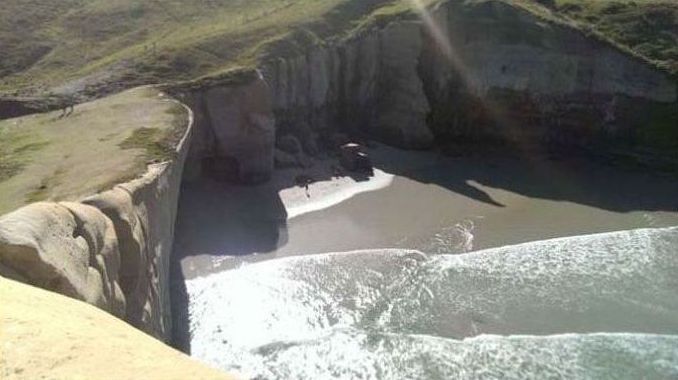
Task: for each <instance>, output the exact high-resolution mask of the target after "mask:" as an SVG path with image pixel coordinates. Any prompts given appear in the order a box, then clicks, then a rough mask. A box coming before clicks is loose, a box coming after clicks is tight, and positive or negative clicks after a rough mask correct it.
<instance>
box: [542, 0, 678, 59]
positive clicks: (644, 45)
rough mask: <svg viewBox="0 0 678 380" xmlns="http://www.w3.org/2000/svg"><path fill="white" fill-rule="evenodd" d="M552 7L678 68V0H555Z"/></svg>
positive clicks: (614, 39)
mask: <svg viewBox="0 0 678 380" xmlns="http://www.w3.org/2000/svg"><path fill="white" fill-rule="evenodd" d="M554 9H555V10H556V11H557V12H558V13H559V14H561V15H564V16H566V17H569V18H571V19H573V20H576V21H577V22H578V23H579V24H580V25H590V27H591V28H593V29H594V30H596V31H598V32H600V33H601V34H603V35H605V36H607V37H608V38H610V39H611V40H613V41H615V42H617V43H619V44H620V45H623V46H626V47H629V48H630V49H631V50H633V51H635V52H636V53H638V54H640V55H642V56H645V57H648V58H650V59H652V60H654V61H657V62H658V63H659V64H661V65H663V66H664V67H666V68H668V69H669V70H671V71H673V72H678V1H675V0H557V1H556V6H555V8H554Z"/></svg>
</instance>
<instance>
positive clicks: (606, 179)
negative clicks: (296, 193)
mask: <svg viewBox="0 0 678 380" xmlns="http://www.w3.org/2000/svg"><path fill="white" fill-rule="evenodd" d="M371 154H372V157H373V159H374V161H375V163H376V164H377V166H378V167H379V168H380V169H381V170H383V171H384V172H386V173H391V174H394V175H395V176H396V177H395V179H394V180H393V182H392V183H391V185H390V186H388V187H387V188H384V189H381V190H378V191H374V192H368V193H363V194H359V195H357V196H354V197H352V198H351V199H348V200H346V201H344V202H342V203H341V204H338V205H336V206H333V207H330V208H327V209H324V210H320V211H317V212H312V213H308V214H304V215H301V216H298V217H295V218H294V219H291V220H289V221H288V220H286V219H287V217H288V216H289V215H288V214H287V212H286V210H285V207H284V205H283V202H282V201H281V199H280V197H279V195H278V193H277V189H274V188H268V187H260V188H254V189H252V188H237V187H229V186H224V185H220V184H215V183H211V182H204V183H196V184H190V185H185V186H184V188H183V189H182V199H181V203H180V210H179V217H178V220H179V224H178V226H177V232H176V241H177V246H176V247H175V255H177V257H179V258H180V259H181V264H182V267H183V273H184V275H185V277H186V278H192V277H196V276H203V275H205V274H208V273H213V272H219V271H221V270H225V269H229V268H234V267H237V266H238V265H240V263H242V262H256V261H261V260H270V259H276V258H280V257H288V256H295V255H309V254H317V253H326V252H339V251H353V250H360V249H383V248H406V249H416V250H420V251H423V252H426V253H462V252H468V251H472V250H479V249H485V248H492V247H498V246H502V245H508V244H518V243H523V242H529V241H537V240H543V239H548V238H556V237H565V236H576V235H582V234H589V233H597V232H609V231H619V230H627V229H633V228H646V227H668V226H674V225H678V197H676V194H678V180H677V179H675V178H667V177H661V176H657V175H653V174H649V173H646V172H644V171H643V170H640V169H621V168H618V167H611V166H606V165H600V164H594V163H590V162H580V161H576V160H569V161H548V160H539V161H536V160H528V161H526V160H522V159H520V158H510V157H501V158H500V157H495V158H492V157H483V158H445V157H440V156H436V155H435V154H432V153H426V152H404V151H399V150H395V149H392V148H387V147H380V148H378V149H376V150H373V151H372V153H371Z"/></svg>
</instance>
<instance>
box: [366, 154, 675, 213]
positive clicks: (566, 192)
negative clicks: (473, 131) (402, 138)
mask: <svg viewBox="0 0 678 380" xmlns="http://www.w3.org/2000/svg"><path fill="white" fill-rule="evenodd" d="M379 150H380V151H381V152H378V153H377V154H375V155H374V156H376V157H377V158H376V162H377V167H378V168H379V169H381V170H383V171H385V172H387V173H391V174H395V175H397V176H401V177H406V178H409V179H411V180H414V181H417V182H421V183H426V184H434V185H437V186H440V187H443V188H445V189H447V190H449V191H451V192H454V193H457V194H460V195H463V196H466V197H468V198H471V199H473V200H476V201H478V202H483V203H486V204H489V205H493V206H496V207H505V205H503V204H502V203H500V202H498V201H496V200H495V199H493V198H492V197H491V196H490V195H489V194H488V193H487V192H485V191H483V190H482V189H481V188H480V187H479V186H477V185H483V186H487V187H491V188H497V189H503V190H506V191H510V192H513V193H516V194H520V195H523V196H525V197H529V198H540V199H547V200H555V201H567V202H572V203H578V204H582V205H586V206H591V207H595V208H599V209H603V210H607V211H612V212H632V211H672V212H675V211H678V197H676V194H678V178H677V177H676V176H675V175H672V174H658V173H656V172H654V171H653V170H650V169H645V168H641V167H637V166H635V167H634V166H623V165H613V164H606V163H603V162H599V161H595V160H591V159H588V158H587V157H585V156H582V155H572V156H570V157H562V156H558V157H553V156H546V155H542V156H534V155H525V156H520V155H508V154H494V155H488V156H480V155H473V156H462V157H449V156H444V155H441V154H436V153H431V152H398V153H397V154H396V155H397V156H399V159H393V158H391V157H390V156H392V155H393V153H392V152H391V151H392V148H387V147H381V148H380V149H379ZM399 161H402V162H399ZM403 162H406V164H403Z"/></svg>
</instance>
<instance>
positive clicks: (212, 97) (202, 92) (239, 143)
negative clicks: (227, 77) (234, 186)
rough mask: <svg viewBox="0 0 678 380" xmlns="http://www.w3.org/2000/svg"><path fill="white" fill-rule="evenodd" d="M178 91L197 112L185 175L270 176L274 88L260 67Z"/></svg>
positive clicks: (264, 178)
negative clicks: (268, 82) (240, 75)
mask: <svg viewBox="0 0 678 380" xmlns="http://www.w3.org/2000/svg"><path fill="white" fill-rule="evenodd" d="M176 94H177V96H178V97H179V99H181V100H182V101H183V102H184V103H185V104H187V105H188V106H189V107H191V109H193V111H194V114H195V135H194V137H193V138H192V140H191V143H190V150H189V156H188V161H187V164H186V165H187V175H186V176H185V178H184V179H185V180H189V181H190V180H192V179H195V178H196V177H199V176H202V175H207V176H212V177H218V178H220V179H224V180H228V181H233V182H244V183H258V182H263V181H267V180H268V179H269V178H270V177H271V173H272V171H273V147H274V144H275V118H274V115H273V109H272V107H271V93H270V89H269V87H268V85H267V83H266V82H265V81H264V80H263V78H262V77H261V75H260V74H259V73H258V72H255V73H246V74H244V75H243V77H242V78H241V79H240V80H238V81H230V82H229V81H224V82H222V81H218V80H216V81H214V82H210V83H204V84H201V85H198V86H194V87H192V88H191V89H189V90H188V91H185V90H182V91H177V92H176Z"/></svg>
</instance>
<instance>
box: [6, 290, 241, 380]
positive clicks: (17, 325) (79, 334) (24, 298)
mask: <svg viewBox="0 0 678 380" xmlns="http://www.w3.org/2000/svg"><path fill="white" fill-rule="evenodd" d="M0 299H2V313H0V326H2V341H0V377H2V378H3V379H4V380H11V379H17V380H18V379H54V380H57V379H63V380H70V379H120V380H122V379H129V380H133V379H139V378H145V379H168V380H169V379H176V380H184V379H205V380H207V379H214V380H217V379H220V380H225V379H229V378H231V377H230V376H229V375H227V374H225V373H221V372H219V371H216V370H213V369H211V368H208V367H205V366H204V365H202V364H200V363H198V362H195V361H193V360H192V359H191V358H189V357H187V356H185V355H183V354H181V353H179V352H177V351H175V350H173V349H171V348H169V347H167V346H165V345H164V344H162V343H160V342H158V341H157V340H155V339H153V338H152V337H150V336H148V335H146V334H144V333H142V332H139V331H137V330H136V329H134V328H131V327H130V326H129V325H127V324H126V323H125V322H123V321H121V320H119V319H117V318H115V317H113V316H111V315H109V314H107V313H105V312H103V311H101V310H98V309H97V308H95V307H92V306H91V305H88V304H85V303H83V302H78V301H76V300H72V299H69V298H66V297H64V296H62V295H59V294H55V293H51V292H46V291H44V290H41V289H38V288H34V287H32V286H28V285H24V284H20V283H18V282H14V281H11V280H6V279H2V278H0ZM36 305H39V307H36Z"/></svg>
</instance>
